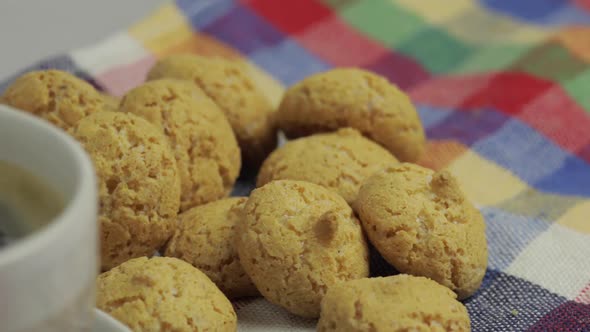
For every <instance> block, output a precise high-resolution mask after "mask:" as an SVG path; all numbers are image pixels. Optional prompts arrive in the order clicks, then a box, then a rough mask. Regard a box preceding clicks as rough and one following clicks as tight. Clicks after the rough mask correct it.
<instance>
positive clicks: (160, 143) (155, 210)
mask: <svg viewBox="0 0 590 332" xmlns="http://www.w3.org/2000/svg"><path fill="white" fill-rule="evenodd" d="M73 136H74V137H75V138H76V139H77V140H78V141H79V142H80V143H82V145H83V146H84V148H85V149H86V152H88V154H89V155H90V157H91V158H92V161H93V164H94V168H95V170H96V173H97V178H98V189H99V201H100V209H99V218H98V219H99V222H100V236H101V268H102V270H108V269H111V268H113V267H114V266H117V265H119V264H121V263H123V262H125V261H126V260H128V259H130V258H134V257H140V256H151V255H152V254H153V253H154V252H155V251H156V250H158V249H159V248H161V247H162V246H163V245H164V244H165V243H166V241H167V240H168V239H169V238H170V236H171V235H172V233H173V231H174V228H175V227H176V216H177V212H178V208H179V206H180V177H179V175H178V170H177V168H176V161H175V160H174V156H173V154H172V152H171V151H170V147H169V145H168V142H167V140H166V138H165V137H164V136H163V135H162V134H161V133H160V132H159V131H158V130H157V128H156V127H154V126H153V125H151V124H150V123H149V122H147V121H146V120H144V119H142V118H140V117H137V116H135V115H132V114H124V113H116V112H99V113H95V114H93V115H90V116H88V117H86V118H84V119H83V120H82V121H80V123H79V124H78V126H77V127H76V128H75V129H74V130H73Z"/></svg>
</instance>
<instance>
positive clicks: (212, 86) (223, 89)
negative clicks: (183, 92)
mask: <svg viewBox="0 0 590 332" xmlns="http://www.w3.org/2000/svg"><path fill="white" fill-rule="evenodd" d="M159 78H178V79H186V80H190V81H192V82H194V83H195V84H196V85H197V86H198V87H200V88H201V89H203V91H204V92H205V93H206V94H207V95H208V96H209V97H210V98H211V99H213V101H215V103H217V105H219V107H220V108H221V110H222V111H223V112H224V113H225V115H226V116H227V119H228V120H229V123H230V124H231V126H232V128H233V130H234V132H235V133H236V137H237V139H238V142H239V144H240V149H241V151H242V160H243V161H244V165H245V166H247V167H249V168H252V169H256V168H258V166H260V163H261V162H262V161H263V160H264V158H265V157H266V156H267V155H268V154H269V153H270V152H271V151H272V150H273V149H274V148H275V147H276V145H277V129H276V125H275V121H274V108H273V107H272V105H271V103H270V102H269V101H268V100H267V99H266V97H265V96H264V95H263V94H262V93H261V92H260V91H259V90H258V89H257V87H256V85H255V84H254V82H253V81H252V79H251V78H250V76H249V75H248V69H247V67H246V66H245V65H244V64H243V63H241V62H239V61H236V60H228V59H224V58H220V57H203V56H197V55H189V54H176V55H171V56H168V57H165V58H163V59H161V60H160V61H158V63H156V64H155V65H154V67H152V69H151V70H150V72H149V74H148V80H153V79H159Z"/></svg>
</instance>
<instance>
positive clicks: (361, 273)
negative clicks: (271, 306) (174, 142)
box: [237, 180, 369, 317]
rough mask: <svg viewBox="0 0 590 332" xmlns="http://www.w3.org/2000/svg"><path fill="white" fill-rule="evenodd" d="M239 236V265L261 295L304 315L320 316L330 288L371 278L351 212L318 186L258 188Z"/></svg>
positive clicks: (277, 184)
mask: <svg viewBox="0 0 590 332" xmlns="http://www.w3.org/2000/svg"><path fill="white" fill-rule="evenodd" d="M237 233H238V234H239V235H238V238H237V249H238V254H239V257H240V262H241V263H242V266H243V267H244V270H245V271H246V273H248V275H249V276H250V278H251V279H252V281H253V282H254V284H255V285H256V287H257V288H258V290H259V291H260V293H261V294H262V295H263V296H264V297H265V298H266V299H267V300H269V301H270V302H273V303H275V304H278V305H281V306H283V307H284V308H286V309H287V310H289V311H290V312H292V313H294V314H297V315H300V316H303V317H317V316H318V315H319V312H320V301H321V299H322V297H323V296H324V294H325V293H326V290H327V289H328V288H329V287H330V286H332V285H334V284H337V283H339V282H342V281H345V280H350V279H357V278H362V277H366V276H368V274H369V263H368V249H367V244H366V242H365V239H364V237H363V232H362V229H361V226H360V224H359V221H358V220H357V218H356V217H355V216H354V213H353V211H352V209H351V208H350V207H349V206H348V204H347V203H346V201H344V199H342V197H340V196H339V195H338V194H336V193H334V192H332V191H330V190H329V189H326V188H324V187H321V186H319V185H316V184H313V183H309V182H303V181H293V180H277V181H272V182H270V183H268V184H266V185H264V186H263V187H260V188H258V189H256V190H254V191H253V192H252V194H251V195H250V197H249V199H248V201H247V202H246V206H245V208H244V218H243V220H242V222H240V223H238V231H237Z"/></svg>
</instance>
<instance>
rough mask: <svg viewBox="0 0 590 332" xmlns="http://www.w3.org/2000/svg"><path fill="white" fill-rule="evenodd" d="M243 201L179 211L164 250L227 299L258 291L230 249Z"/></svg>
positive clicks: (232, 246) (240, 215) (230, 199)
mask: <svg viewBox="0 0 590 332" xmlns="http://www.w3.org/2000/svg"><path fill="white" fill-rule="evenodd" d="M246 200H247V198H246V197H231V198H226V199H221V200H218V201H215V202H211V203H208V204H204V205H200V206H197V207H194V208H192V209H190V210H188V211H185V212H184V213H182V214H180V215H179V218H178V219H179V225H178V228H177V229H176V232H175V233H174V236H173V237H172V238H171V239H170V241H169V242H168V245H167V247H166V251H165V253H164V255H166V256H169V257H177V258H180V259H182V260H184V261H186V262H189V263H191V264H192V265H193V266H194V267H196V268H198V269H200V270H201V271H203V272H204V273H205V274H206V275H207V276H208V277H209V278H211V280H212V281H213V282H214V283H215V284H216V285H217V286H218V287H219V289H221V291H222V292H223V293H224V294H225V295H226V296H227V297H229V298H237V297H242V296H254V295H258V294H259V293H258V290H257V289H256V286H254V284H253V283H252V281H251V280H250V278H249V277H248V275H246V272H244V269H243V268H242V265H241V264H240V259H239V258H238V253H237V251H236V250H235V248H234V242H235V240H234V239H235V237H236V236H237V235H236V230H235V227H236V225H237V223H238V222H239V221H240V219H241V217H242V209H243V208H244V205H245V203H246Z"/></svg>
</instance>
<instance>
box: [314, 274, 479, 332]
mask: <svg viewBox="0 0 590 332" xmlns="http://www.w3.org/2000/svg"><path fill="white" fill-rule="evenodd" d="M456 297H457V295H456V294H455V293H453V292H452V291H450V290H449V289H448V288H446V287H443V286H441V285H439V284H438V283H436V282H434V281H432V280H430V279H428V278H424V277H414V276H410V275H403V274H401V275H396V276H391V277H385V278H363V279H358V280H352V281H347V282H344V283H341V284H338V285H335V286H333V287H330V289H328V293H327V294H326V296H325V297H324V299H323V301H322V313H321V316H320V320H319V322H318V326H317V331H321V332H328V331H339V332H364V331H373V332H396V331H400V332H401V331H425V332H426V331H455V332H459V331H461V332H463V331H470V330H471V327H470V325H471V324H470V321H469V315H468V313H467V309H466V308H465V306H464V305H463V304H461V302H459V301H457V300H456Z"/></svg>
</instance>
